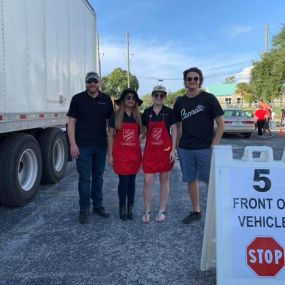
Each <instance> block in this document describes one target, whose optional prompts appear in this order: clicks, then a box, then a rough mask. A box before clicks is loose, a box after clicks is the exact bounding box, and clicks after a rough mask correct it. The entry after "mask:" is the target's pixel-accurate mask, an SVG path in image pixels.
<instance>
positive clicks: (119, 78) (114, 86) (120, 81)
mask: <svg viewBox="0 0 285 285" xmlns="http://www.w3.org/2000/svg"><path fill="white" fill-rule="evenodd" d="M127 87H128V77H127V71H126V70H123V69H121V68H116V69H114V70H113V71H112V72H111V74H109V75H107V76H104V77H102V91H103V92H105V93H107V94H109V95H110V96H112V97H115V98H118V97H119V96H120V94H121V93H122V91H123V90H124V89H126V88H127ZM130 87H131V88H133V89H134V90H136V91H137V90H138V89H139V82H138V80H137V78H136V76H135V75H132V74H130Z"/></svg>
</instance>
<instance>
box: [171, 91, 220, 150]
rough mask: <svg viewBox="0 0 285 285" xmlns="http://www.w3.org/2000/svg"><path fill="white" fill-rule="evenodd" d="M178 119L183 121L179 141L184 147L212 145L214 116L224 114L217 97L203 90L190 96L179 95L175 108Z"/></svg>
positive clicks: (202, 147) (193, 147)
mask: <svg viewBox="0 0 285 285" xmlns="http://www.w3.org/2000/svg"><path fill="white" fill-rule="evenodd" d="M173 110H174V112H175V115H176V118H177V121H178V122H181V121H182V137H181V140H180V143H179V147H180V148H184V149H204V148H209V147H211V144H212V140H213V136H214V118H216V117H220V116H222V115H223V114H224V112H223V110H222V108H221V105H220V103H219V101H218V100H217V98H216V97H215V96H214V95H213V94H210V93H207V92H204V91H202V92H201V93H200V94H199V95H197V96H196V97H193V98H189V97H187V96H186V95H184V96H182V97H179V98H178V99H177V100H176V102H175V104H174V108H173Z"/></svg>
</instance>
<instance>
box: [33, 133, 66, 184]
mask: <svg viewBox="0 0 285 285" xmlns="http://www.w3.org/2000/svg"><path fill="white" fill-rule="evenodd" d="M38 142H39V144H40V147H41V151H42V159H43V174H42V181H41V182H42V184H54V183H56V182H58V181H59V180H60V179H61V178H62V177H63V175H64V172H65V169H66V163H67V155H68V146H67V140H66V137H65V134H64V132H63V131H62V130H61V129H58V128H48V129H45V130H43V131H42V133H41V134H40V136H39V138H38Z"/></svg>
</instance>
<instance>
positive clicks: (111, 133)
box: [108, 127, 116, 165]
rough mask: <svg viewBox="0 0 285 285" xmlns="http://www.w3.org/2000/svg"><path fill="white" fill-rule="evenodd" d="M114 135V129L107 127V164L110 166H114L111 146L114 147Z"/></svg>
mask: <svg viewBox="0 0 285 285" xmlns="http://www.w3.org/2000/svg"><path fill="white" fill-rule="evenodd" d="M115 133H116V130H115V129H114V128H110V127H109V132H108V162H109V164H110V165H113V164H114V160H113V145H114V138H115Z"/></svg>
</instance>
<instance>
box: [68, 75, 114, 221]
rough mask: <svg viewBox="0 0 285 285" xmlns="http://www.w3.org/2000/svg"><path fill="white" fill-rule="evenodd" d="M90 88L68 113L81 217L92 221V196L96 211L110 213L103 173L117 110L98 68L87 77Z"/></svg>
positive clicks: (76, 100)
mask: <svg viewBox="0 0 285 285" xmlns="http://www.w3.org/2000/svg"><path fill="white" fill-rule="evenodd" d="M85 84H86V90H85V91H83V92H81V93H78V94H76V95H74V96H73V97H72V100H71V103H70V107H69V111H68V113H67V116H68V127H67V130H68V138H69V141H70V153H71V155H72V157H73V158H75V159H76V166H77V171H78V174H79V182H78V191H79V206H80V211H79V221H80V223H82V224H84V223H88V221H89V208H90V198H91V199H92V202H93V212H94V213H95V214H97V215H99V216H101V217H105V218H107V217H109V213H108V212H107V211H106V210H105V208H104V207H103V194H102V187H103V173H104V170H105V161H106V154H107V133H106V129H107V120H108V119H109V118H110V116H111V114H112V113H113V104H112V100H111V98H110V96H108V95H106V94H104V93H102V92H101V91H100V90H99V85H100V78H99V75H98V74H97V73H96V72H88V73H87V74H86V77H85Z"/></svg>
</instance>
